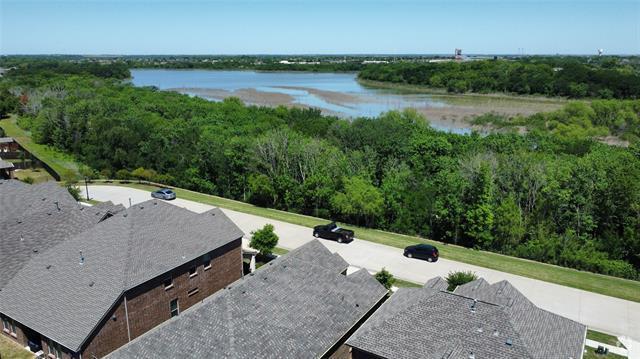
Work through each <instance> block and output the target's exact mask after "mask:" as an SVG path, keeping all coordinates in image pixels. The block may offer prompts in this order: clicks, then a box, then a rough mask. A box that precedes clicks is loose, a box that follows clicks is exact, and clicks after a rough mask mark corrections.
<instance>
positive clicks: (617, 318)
mask: <svg viewBox="0 0 640 359" xmlns="http://www.w3.org/2000/svg"><path fill="white" fill-rule="evenodd" d="M82 190H83V191H84V186H82ZM89 193H90V194H91V198H92V199H96V200H99V201H108V200H109V201H112V202H114V203H120V204H123V205H124V206H125V207H128V206H129V199H130V200H131V203H132V204H136V203H140V202H144V201H147V200H149V199H151V196H150V194H149V192H146V191H142V190H138V189H132V188H127V187H119V186H89ZM169 203H171V204H174V205H176V206H180V207H184V208H187V209H189V210H191V211H194V212H198V213H201V212H204V211H207V210H209V209H211V208H213V207H212V206H208V205H204V204H201V203H197V202H192V201H187V200H183V199H180V198H178V199H175V200H173V201H169ZM223 211H224V213H226V214H227V216H229V218H231V220H233V221H234V222H235V223H236V225H237V226H238V227H240V229H242V230H243V231H244V232H245V234H246V237H249V236H250V233H251V231H254V230H256V229H259V228H261V227H262V226H264V225H265V224H266V223H271V224H273V225H274V227H275V231H276V233H277V234H278V236H279V237H280V241H279V243H278V246H279V247H282V248H285V249H293V248H296V247H298V246H300V245H302V244H304V243H307V242H309V241H311V240H313V236H312V231H311V229H310V228H307V227H303V226H298V225H294V224H290V223H285V222H280V221H276V220H272V219H268V218H263V217H259V216H255V215H251V214H245V213H241V212H236V211H231V210H227V209H223ZM356 236H357V233H356ZM321 241H322V243H323V244H324V245H325V246H326V247H327V248H329V249H330V250H331V251H333V252H337V253H338V254H340V255H341V256H342V257H343V258H344V259H345V260H346V261H347V262H349V264H351V265H352V266H356V267H360V268H366V269H367V270H369V271H372V272H376V271H379V270H380V269H381V268H383V267H385V268H386V269H387V270H388V271H389V272H391V273H392V274H393V275H394V276H396V277H398V278H402V279H405V280H409V281H412V282H416V283H424V282H426V281H427V280H429V279H430V278H433V277H435V276H442V277H444V276H446V275H447V273H449V272H450V271H456V270H471V271H473V272H476V273H477V274H478V275H479V276H481V277H483V278H485V279H486V280H487V281H488V282H490V283H494V282H497V281H500V280H504V279H506V280H508V281H509V282H511V284H513V285H514V286H515V287H516V288H518V290H520V291H521V292H522V293H523V294H524V295H526V296H527V297H528V298H529V299H530V300H531V301H532V302H533V303H535V304H536V305H537V306H539V307H541V308H543V309H546V310H548V311H551V312H553V313H557V314H560V315H562V316H565V317H567V318H570V319H573V320H576V321H578V322H581V323H583V324H586V325H587V326H589V327H590V328H592V329H596V330H600V331H604V332H608V333H611V334H616V335H623V336H628V337H631V338H633V339H634V341H636V342H637V341H640V303H636V302H632V301H628V300H623V299H618V298H614V297H608V296H605V295H601V294H596V293H592V292H587V291H583V290H579V289H574V288H570V287H565V286H561V285H557V284H553V283H548V282H543V281H539V280H535V279H530V278H525V277H521V276H517V275H513V274H509V273H504V272H499V271H496V270H491V269H487V268H483V267H477V266H473V265H470V264H466V263H461V262H455V261H451V260H447V259H444V258H440V260H438V262H436V263H428V262H426V261H422V260H417V259H409V258H405V257H404V256H403V255H402V249H399V248H394V247H390V246H385V245H381V244H377V243H373V242H368V241H363V240H358V239H355V240H354V241H353V242H351V243H349V244H339V243H337V242H333V241H327V240H321ZM636 346H638V345H636Z"/></svg>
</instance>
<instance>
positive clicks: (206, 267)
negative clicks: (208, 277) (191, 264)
mask: <svg viewBox="0 0 640 359" xmlns="http://www.w3.org/2000/svg"><path fill="white" fill-rule="evenodd" d="M209 269H211V260H209V264H207V265H206V266H204V270H209Z"/></svg>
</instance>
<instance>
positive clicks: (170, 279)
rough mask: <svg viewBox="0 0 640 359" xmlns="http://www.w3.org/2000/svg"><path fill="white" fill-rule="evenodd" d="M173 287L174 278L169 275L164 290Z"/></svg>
mask: <svg viewBox="0 0 640 359" xmlns="http://www.w3.org/2000/svg"><path fill="white" fill-rule="evenodd" d="M171 288H173V278H171V277H168V278H167V279H165V280H164V290H169V289H171Z"/></svg>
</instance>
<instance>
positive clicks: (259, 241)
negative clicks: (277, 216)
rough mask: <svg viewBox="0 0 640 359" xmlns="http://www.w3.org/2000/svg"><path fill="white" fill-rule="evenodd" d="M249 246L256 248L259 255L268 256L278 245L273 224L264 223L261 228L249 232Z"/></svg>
mask: <svg viewBox="0 0 640 359" xmlns="http://www.w3.org/2000/svg"><path fill="white" fill-rule="evenodd" d="M251 235H252V236H251V242H250V243H249V246H250V247H251V248H255V249H257V250H258V251H259V252H260V254H261V255H263V256H269V255H271V253H273V249H274V248H275V247H276V245H278V235H277V234H275V232H273V224H269V223H267V224H265V225H264V227H262V229H259V230H257V231H254V232H251Z"/></svg>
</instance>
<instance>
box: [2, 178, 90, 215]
mask: <svg viewBox="0 0 640 359" xmlns="http://www.w3.org/2000/svg"><path fill="white" fill-rule="evenodd" d="M56 205H59V206H62V205H69V206H75V205H77V202H76V200H75V199H74V198H73V197H72V196H71V195H70V194H69V191H67V189H66V188H64V187H61V186H60V185H58V184H57V183H56V182H53V181H48V182H44V183H41V184H37V185H28V184H26V183H23V182H20V181H18V180H0V222H4V221H6V220H7V219H16V218H20V217H21V216H23V215H26V214H29V213H33V212H38V211H41V210H42V209H43V208H53V207H54V206H56Z"/></svg>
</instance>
